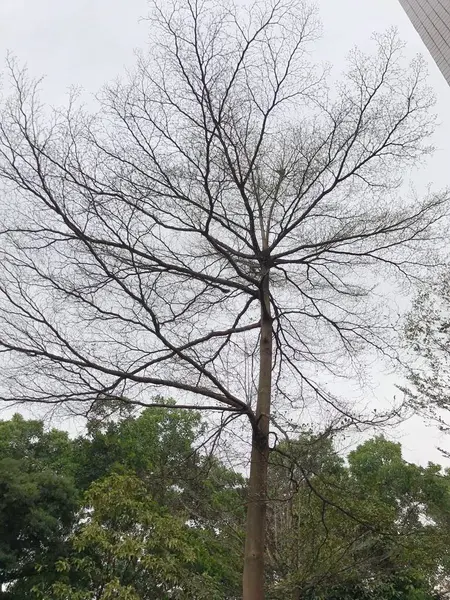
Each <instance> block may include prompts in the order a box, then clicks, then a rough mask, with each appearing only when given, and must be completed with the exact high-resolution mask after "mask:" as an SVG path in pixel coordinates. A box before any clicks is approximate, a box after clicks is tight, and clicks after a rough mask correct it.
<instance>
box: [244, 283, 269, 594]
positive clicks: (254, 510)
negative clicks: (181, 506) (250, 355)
mask: <svg viewBox="0 0 450 600" xmlns="http://www.w3.org/2000/svg"><path fill="white" fill-rule="evenodd" d="M272 346H273V337H272V318H271V314H270V296H269V275H268V273H267V274H265V277H264V280H263V283H262V298H261V339H260V365H259V382H258V398H257V405H256V422H257V425H256V427H254V430H253V436H252V451H251V465H250V478H249V485H248V505H247V528H246V538H245V558H244V576H243V594H242V598H243V600H264V552H265V543H266V507H267V468H268V459H269V425H270V423H269V418H270V402H271V388H272Z"/></svg>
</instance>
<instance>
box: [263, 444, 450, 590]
mask: <svg viewBox="0 0 450 600" xmlns="http://www.w3.org/2000/svg"><path fill="white" fill-rule="evenodd" d="M280 450H281V453H282V454H281V458H280V457H279V456H278V457H277V453H275V458H274V460H273V461H272V467H271V482H272V484H271V485H272V486H273V488H272V489H274V490H276V491H277V493H278V494H280V492H281V495H282V502H278V503H277V502H275V503H274V505H273V506H274V508H273V512H272V514H271V527H270V537H269V541H270V543H271V546H270V545H269V550H270V552H269V556H270V558H271V580H270V581H269V587H270V590H271V596H270V597H271V598H273V599H280V600H281V599H282V598H293V599H294V598H302V599H303V598H306V599H307V600H344V599H349V600H366V599H367V600H369V599H370V600H372V599H373V600H378V599H380V600H381V599H382V598H383V599H388V600H390V599H392V600H393V599H398V600H413V599H414V600H422V599H427V600H429V599H431V598H432V597H433V589H434V587H435V585H436V584H438V583H439V576H440V577H442V568H443V565H447V567H445V568H444V571H443V572H444V573H445V572H448V558H447V557H448V550H447V547H448V531H449V528H448V526H446V527H445V528H441V527H439V526H438V522H439V519H445V518H447V516H448V515H449V514H450V478H449V476H448V475H447V474H445V473H441V471H440V469H439V468H438V467H436V466H435V465H429V466H428V467H427V468H422V467H419V466H417V465H412V464H409V463H407V462H406V461H404V460H403V458H402V455H401V447H400V445H399V444H395V443H393V442H389V441H387V440H386V439H384V438H382V437H378V438H374V439H372V440H369V441H368V442H366V443H364V444H362V445H361V446H359V447H358V448H357V449H356V450H355V451H353V452H351V453H350V455H349V456H348V463H347V465H344V463H343V461H342V460H341V459H340V458H339V457H338V456H337V455H336V452H335V451H334V449H333V446H332V444H331V443H330V442H329V441H327V440H320V439H318V440H314V439H313V438H311V436H306V437H304V438H303V439H300V440H299V441H298V442H297V443H296V444H294V445H292V444H290V446H289V448H287V447H281V448H280ZM283 480H284V485H283ZM438 573H440V575H439V576H438Z"/></svg>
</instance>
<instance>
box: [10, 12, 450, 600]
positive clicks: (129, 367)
mask: <svg viewBox="0 0 450 600" xmlns="http://www.w3.org/2000/svg"><path fill="white" fill-rule="evenodd" d="M151 23H152V27H153V29H152V35H151V36H150V39H151V40H152V45H151V48H150V51H149V52H148V56H144V54H142V55H141V57H140V58H139V60H138V64H137V67H136V70H135V71H134V72H133V73H132V74H131V75H130V78H129V80H127V81H125V82H118V83H117V84H113V85H112V86H110V87H109V88H107V89H106V90H105V91H104V93H103V94H102V95H101V98H100V100H99V102H100V107H99V110H98V112H97V113H96V114H95V115H91V114H88V113H87V112H85V111H84V110H83V109H80V108H78V106H77V102H76V98H72V99H71V101H70V105H69V107H68V109H67V111H64V110H55V111H54V112H53V113H51V114H50V111H49V110H47V109H44V108H43V107H42V106H41V104H40V102H39V99H38V93H37V84H35V83H34V82H30V80H29V79H28V78H27V76H26V74H25V73H24V72H21V71H20V69H17V68H15V66H14V65H10V66H11V81H12V84H13V87H14V91H13V93H12V96H11V97H9V98H7V99H6V100H5V102H4V105H3V106H2V109H1V120H0V179H1V185H2V189H3V190H5V198H7V199H8V202H11V203H12V205H13V206H14V210H8V211H3V212H2V224H1V228H0V231H1V243H2V247H1V253H2V254H1V256H2V260H1V262H0V265H1V271H0V281H1V284H0V292H1V296H0V319H1V330H2V334H1V338H0V348H1V351H2V353H3V355H5V353H6V355H8V354H9V355H10V359H9V360H7V361H5V362H6V364H5V368H2V375H4V378H3V384H2V385H3V386H4V388H7V389H5V391H4V392H2V397H3V398H4V399H6V400H8V399H14V400H16V399H18V398H19V399H21V400H24V401H28V402H34V401H39V402H46V403H57V404H58V403H63V404H66V403H69V404H70V403H71V404H72V405H73V404H75V408H76V410H81V408H80V403H81V404H82V403H86V404H87V405H89V404H91V403H92V402H93V401H96V400H97V399H98V398H99V397H111V396H117V397H119V398H120V397H122V396H126V397H128V398H133V399H134V401H135V402H137V403H139V404H140V405H151V404H152V398H153V397H154V393H155V389H156V391H157V393H158V391H160V390H161V389H165V390H166V389H168V388H170V389H171V390H181V391H182V392H183V394H184V397H186V405H187V406H188V407H191V408H192V407H193V406H197V407H200V408H202V409H210V410H219V411H222V412H230V413H231V414H232V416H233V417H238V416H242V417H245V418H246V419H247V422H248V425H249V432H251V441H252V450H251V460H250V464H251V468H250V477H249V494H248V504H247V507H248V515H247V521H246V523H247V525H246V528H247V533H246V550H245V564H244V576H243V582H244V583H243V590H244V592H243V594H244V596H243V597H244V600H261V599H262V598H264V589H263V585H264V549H265V531H266V508H267V468H268V455H269V433H270V428H271V427H272V428H276V424H279V425H280V427H281V428H282V429H284V430H286V431H287V430H289V429H290V426H291V423H290V418H287V419H286V420H285V421H287V422H285V423H284V424H283V423H282V422H281V421H282V420H283V415H285V414H286V412H285V410H284V409H286V402H289V403H290V404H289V408H290V410H289V411H288V412H289V415H296V414H297V413H298V410H300V409H301V408H302V407H303V406H304V402H305V401H307V400H310V399H314V400H315V401H319V402H320V403H321V405H322V407H323V408H324V407H325V408H326V409H327V410H328V411H331V412H332V413H334V414H332V415H331V418H332V419H336V418H337V417H341V416H346V418H350V422H355V421H357V420H360V419H362V418H363V419H364V421H365V422H366V421H367V417H366V416H364V417H362V416H361V415H360V411H359V410H358V409H356V410H353V411H352V410H351V407H349V406H348V405H347V404H348V403H346V402H344V401H342V399H339V398H336V397H334V394H333V393H330V389H333V388H332V387H331V388H328V387H327V386H326V385H324V384H323V382H324V381H329V375H330V374H333V373H334V374H338V375H339V376H341V375H342V374H343V373H346V374H347V375H351V374H352V372H353V370H352V368H353V367H355V368H356V369H357V365H358V361H357V360H356V356H357V355H358V354H359V353H360V350H361V349H364V348H366V349H367V348H368V347H369V348H374V349H376V350H377V351H383V350H385V349H386V348H390V347H391V346H390V342H391V340H390V339H388V340H386V336H387V337H388V338H389V336H390V333H392V329H391V327H392V325H393V322H394V321H393V320H392V319H390V316H394V317H395V315H389V314H388V313H389V311H388V308H389V303H388V302H386V303H383V302H381V301H380V297H379V294H380V293H381V291H382V290H383V289H384V288H383V286H379V287H378V288H377V286H374V278H375V279H376V280H377V281H380V282H383V283H384V282H385V281H386V279H390V278H391V277H397V276H399V277H401V278H402V277H404V276H406V277H407V278H408V277H409V276H411V275H414V276H416V275H417V274H418V273H419V272H420V270H421V267H422V266H423V265H429V264H430V250H431V249H433V250H434V249H436V246H437V243H436V240H437V236H436V234H435V228H436V227H440V220H441V217H442V216H443V215H444V214H446V211H447V198H446V195H445V194H441V195H430V196H428V197H427V198H425V199H424V200H419V199H417V198H416V197H414V198H403V199H401V198H400V195H399V184H400V178H399V173H401V172H402V170H403V168H404V167H410V166H411V165H414V164H415V162H416V161H417V160H419V159H421V158H422V157H423V156H424V155H425V154H427V153H428V152H429V147H428V146H427V144H426V139H427V137H428V135H429V134H430V132H431V131H432V128H433V122H434V119H433V117H432V116H431V114H430V107H431V106H432V103H433V100H432V98H431V96H430V94H429V92H428V90H427V88H426V86H425V85H424V71H423V67H422V63H421V62H420V61H415V62H414V64H413V65H412V67H411V69H410V70H405V69H404V68H403V67H402V58H401V50H402V45H401V43H399V41H398V40H397V38H396V37H395V35H394V34H387V35H385V36H380V37H378V38H376V40H375V44H376V53H375V56H374V57H370V56H365V55H363V54H362V53H360V52H357V51H354V52H353V53H352V54H351V56H350V59H349V69H348V71H347V72H346V73H345V74H344V75H343V76H342V78H341V79H340V82H339V84H338V85H337V87H336V90H335V92H333V93H329V87H328V83H327V81H326V76H325V75H324V73H323V72H322V70H321V69H320V68H316V67H315V66H314V65H312V64H311V62H310V58H309V57H310V52H309V44H310V42H311V41H312V40H314V38H315V37H316V36H317V33H318V23H317V18H316V14H315V12H314V11H313V10H312V9H311V8H310V7H309V6H308V5H307V4H306V3H304V2H303V1H299V0H286V1H284V2H281V1H280V2H279V1H274V2H272V1H271V0H269V1H268V2H267V3H263V2H257V3H256V5H255V6H254V7H253V8H252V9H251V10H249V11H247V10H246V8H245V7H244V6H243V5H242V4H241V3H239V4H238V5H233V4H232V3H231V4H228V3H227V4H226V5H222V4H220V3H217V2H211V1H208V0H205V1H202V2H193V1H191V0H183V1H182V2H180V3H171V2H166V1H164V2H161V3H157V4H156V5H155V7H154V12H153V16H152V19H151ZM429 241H430V243H428V242H429ZM385 287H386V286H385ZM387 287H389V286H387ZM389 289H390V288H389ZM378 307H380V308H381V313H380V311H378V310H376V309H377V308H378ZM386 342H389V345H388V346H386ZM322 368H323V369H325V371H326V372H327V376H328V379H327V378H323V377H321V374H322ZM2 389H3V388H2ZM8 390H9V391H8ZM299 390H302V392H301V393H300V391H299ZM87 410H88V408H87V407H86V411H87ZM322 414H324V411H323V410H322ZM349 415H350V417H349ZM271 424H272V425H271Z"/></svg>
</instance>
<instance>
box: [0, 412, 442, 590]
mask: <svg viewBox="0 0 450 600" xmlns="http://www.w3.org/2000/svg"><path fill="white" fill-rule="evenodd" d="M97 408H99V407H97ZM107 410H108V406H107V405H102V406H101V407H100V408H99V409H98V410H97V411H96V414H95V418H93V419H92V420H91V422H90V423H89V427H88V430H87V433H86V434H85V435H83V436H80V437H79V438H77V439H74V440H71V439H69V437H68V436H67V434H65V433H63V432H60V431H56V430H50V431H47V430H45V428H44V426H43V423H42V422H40V421H26V420H24V419H23V418H22V417H20V416H17V415H16V416H15V417H13V419H11V420H10V421H4V422H0V576H1V583H4V584H7V588H5V589H4V590H3V592H2V593H0V597H1V598H2V599H5V600H6V599H8V600H22V599H23V598H36V599H39V600H44V599H45V600H93V599H94V598H95V600H99V599H101V600H113V599H114V600H146V599H148V598H152V599H155V600H159V599H160V600H169V599H180V600H184V599H187V598H190V599H192V600H196V599H197V600H203V599H206V598H208V599H212V600H215V599H220V600H225V599H229V600H236V599H237V598H239V597H240V572H241V565H242V550H243V523H244V519H245V485H246V481H245V478H243V477H242V476H241V475H239V474H236V473H235V472H233V471H231V470H230V469H227V468H226V467H225V466H224V465H223V464H222V463H221V462H220V461H219V460H218V459H217V458H215V457H214V456H206V455H204V454H202V453H201V452H196V451H195V444H196V443H199V441H200V440H201V439H202V436H204V434H205V432H204V429H203V427H204V426H203V424H202V423H201V421H200V418H199V415H198V414H197V413H195V412H183V411H180V410H177V409H176V407H175V406H174V407H173V408H168V409H149V410H144V411H143V412H142V413H141V414H139V415H132V414H130V413H129V412H128V411H126V410H124V411H123V414H122V418H120V419H119V420H112V419H110V418H109V417H108V412H107ZM269 488H270V502H269V511H268V525H269V528H268V529H269V534H268V543H267V555H268V578H267V589H268V598H269V599H270V600H298V599H299V598H301V599H302V600H434V598H435V596H433V589H434V588H435V585H436V584H437V583H439V582H440V581H441V580H442V579H445V578H446V574H447V573H450V550H449V549H450V475H449V474H448V473H447V472H443V471H442V469H441V468H440V467H439V466H438V465H433V464H430V465H428V466H427V467H425V468H424V467H420V466H417V465H413V464H409V463H407V462H406V461H404V459H403V457H402V454H401V447H400V445H399V444H395V443H393V442H389V441H387V440H386V439H384V438H382V437H377V438H374V439H371V440H369V441H367V442H365V443H364V444H362V445H361V446H359V447H358V448H357V449H356V450H354V451H353V452H351V453H350V454H349V455H348V457H347V460H346V461H345V460H344V459H343V458H342V457H341V456H339V455H338V453H337V452H336V451H335V449H334V446H333V440H331V439H329V438H326V437H319V438H318V437H316V436H314V435H312V434H310V433H305V434H303V435H302V436H300V438H299V439H297V440H293V441H290V442H289V443H287V442H285V443H283V444H280V445H279V446H278V447H277V449H276V451H274V452H272V453H271V464H270V471H269Z"/></svg>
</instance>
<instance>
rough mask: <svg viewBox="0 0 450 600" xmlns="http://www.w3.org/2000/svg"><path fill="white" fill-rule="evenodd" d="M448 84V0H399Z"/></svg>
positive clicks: (449, 43) (449, 3) (449, 56)
mask: <svg viewBox="0 0 450 600" xmlns="http://www.w3.org/2000/svg"><path fill="white" fill-rule="evenodd" d="M400 4H401V5H402V6H403V8H404V9H405V11H406V13H407V15H408V17H409V18H410V19H411V22H412V24H413V25H414V27H415V28H416V30H417V32H418V33H419V35H420V37H421V38H422V40H423V41H424V43H425V45H426V46H427V48H428V50H429V51H430V53H431V56H432V57H433V58H434V60H435V62H436V64H437V65H438V67H439V68H440V70H441V72H442V74H443V75H444V77H445V79H446V80H447V83H448V84H449V85H450V0H400Z"/></svg>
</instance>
